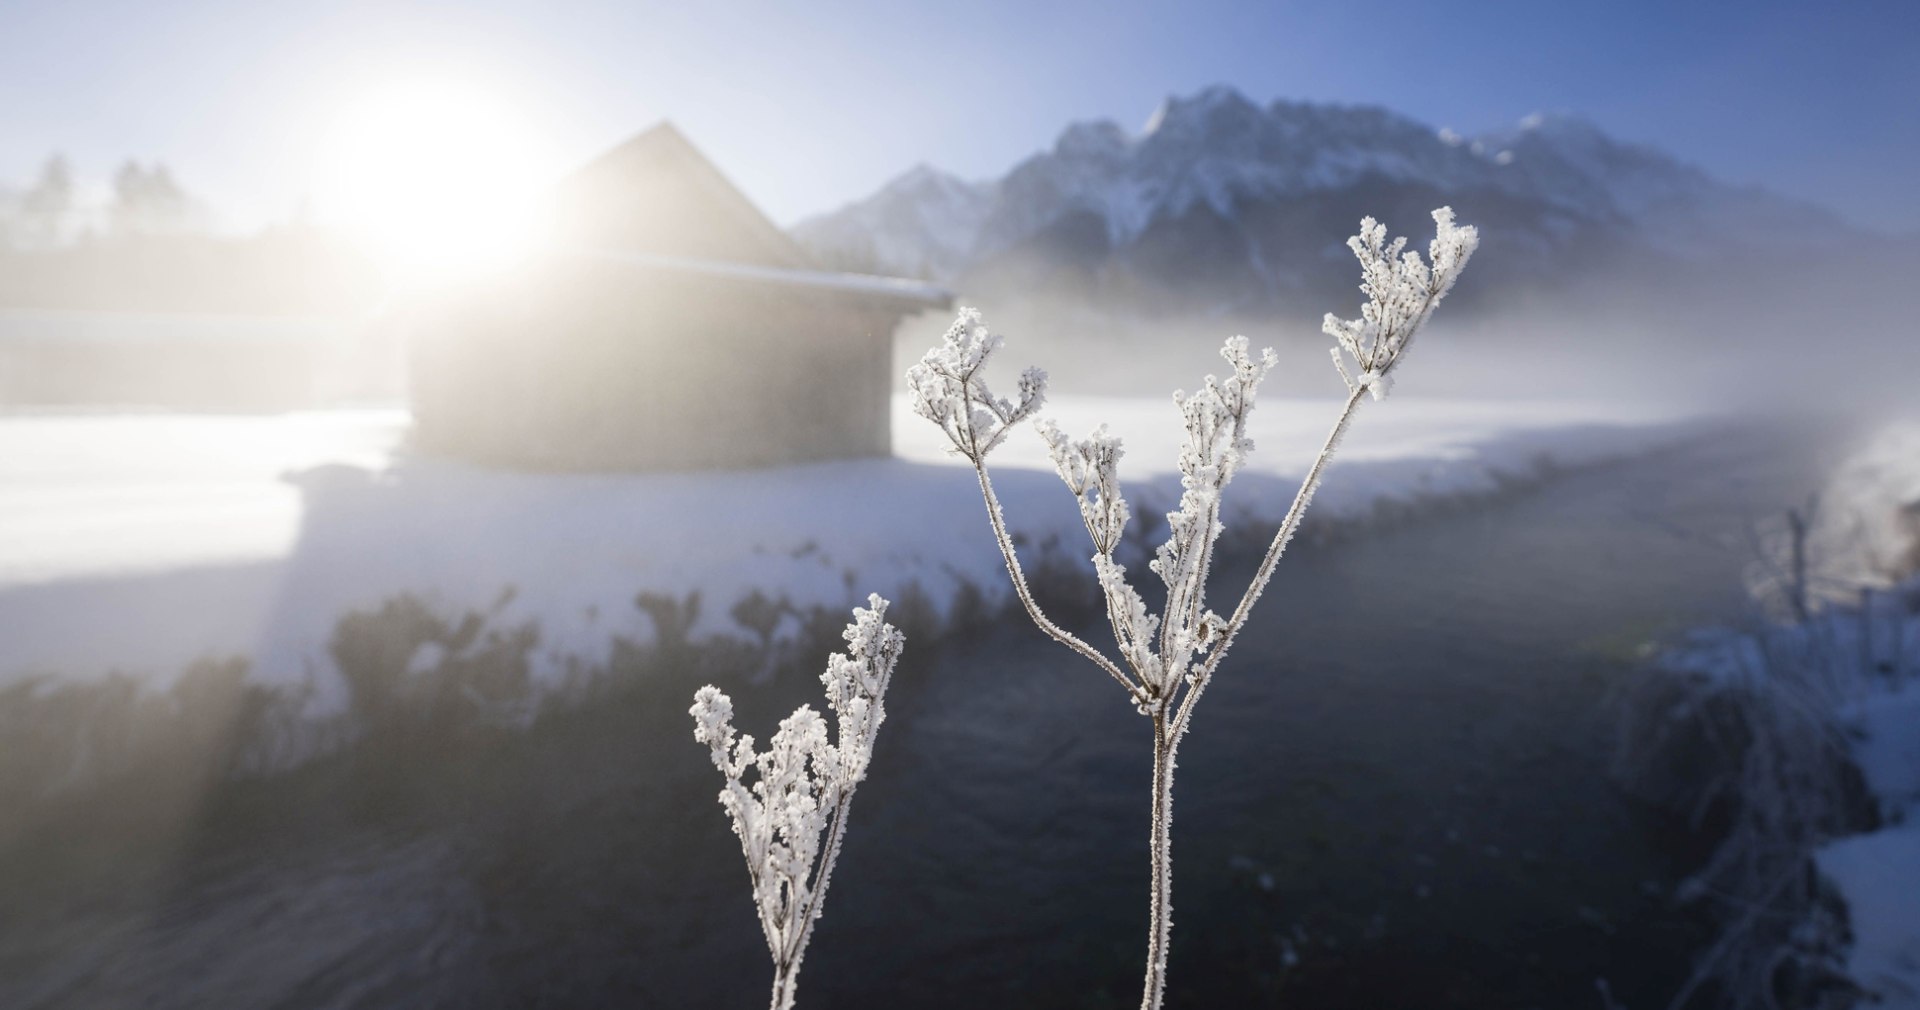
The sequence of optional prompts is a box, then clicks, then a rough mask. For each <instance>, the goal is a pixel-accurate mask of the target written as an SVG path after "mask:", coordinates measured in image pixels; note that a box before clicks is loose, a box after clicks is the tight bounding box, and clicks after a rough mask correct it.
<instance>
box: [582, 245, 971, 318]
mask: <svg viewBox="0 0 1920 1010" xmlns="http://www.w3.org/2000/svg"><path fill="white" fill-rule="evenodd" d="M562 255H565V256H569V257H573V258H578V259H584V260H590V261H593V262H597V263H606V264H612V265H615V266H620V267H625V268H629V269H633V270H644V271H654V272H663V273H669V274H680V275H683V276H698V277H707V278H713V279H717V280H735V281H746V282H750V283H758V284H771V285H776V286H782V287H790V288H800V289H810V290H814V291H821V292H827V293H837V294H845V295H852V296H856V297H860V298H864V299H868V300H878V301H884V302H889V303H892V304H893V305H894V306H895V307H897V308H900V309H904V310H906V311H909V312H916V311H919V310H921V309H941V308H946V307H948V306H949V305H952V304H953V292H951V291H948V290H947V289H945V288H942V287H939V286H938V285H934V284H928V283H925V282H924V281H914V280H907V279H904V278H900V277H876V276H872V275H870V274H849V273H837V272H834V271H828V270H799V269H793V268H789V267H773V266H763V265H760V264H755V263H730V262H722V261H719V260H706V259H694V258H689V257H683V256H658V255H652V254H649V253H637V252H629V251H627V250H622V249H591V248H586V249H569V250H566V251H565V252H563V254H562Z"/></svg>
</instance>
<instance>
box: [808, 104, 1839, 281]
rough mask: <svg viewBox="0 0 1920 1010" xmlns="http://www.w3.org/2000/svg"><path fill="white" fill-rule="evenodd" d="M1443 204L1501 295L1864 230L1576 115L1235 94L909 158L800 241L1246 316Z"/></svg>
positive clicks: (1798, 245)
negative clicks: (1432, 112)
mask: <svg viewBox="0 0 1920 1010" xmlns="http://www.w3.org/2000/svg"><path fill="white" fill-rule="evenodd" d="M1442 204H1450V205H1452V206H1453V207H1454V208H1455V209H1456V210H1457V211H1458V212H1459V216H1460V218H1461V220H1463V221H1466V222H1470V223H1473V224H1477V225H1480V226H1481V227H1482V232H1483V234H1484V235H1485V242H1484V244H1483V246H1482V251H1481V253H1480V255H1479V257H1478V258H1477V259H1476V262H1475V272H1474V274H1473V276H1472V279H1473V280H1474V281H1476V282H1479V283H1482V284H1485V283H1488V282H1499V283H1501V284H1504V285H1506V286H1507V287H1508V288H1509V289H1511V288H1512V287H1513V285H1514V282H1516V281H1520V282H1525V283H1526V284H1527V285H1539V284H1546V285H1550V286H1551V285H1565V284H1571V283H1576V282H1577V281H1578V280H1579V279H1580V278H1581V277H1582V276H1583V275H1584V274H1587V273H1590V272H1592V271H1594V270H1596V269H1608V270H1611V269H1613V268H1615V267H1624V268H1629V269H1638V270H1640V271H1642V272H1644V273H1649V274H1658V273H1659V272H1660V271H1661V270H1663V269H1666V266H1665V265H1666V264H1683V265H1684V264H1702V263H1707V262H1711V261H1724V260H1727V259H1729V258H1742V257H1750V256H1762V257H1764V256H1767V255H1769V254H1772V253H1777V252H1782V251H1789V250H1805V249H1807V248H1830V247H1835V246H1839V245H1843V244H1845V243H1848V242H1851V241H1855V240H1856V239H1857V238H1858V235H1857V233H1855V232H1853V231H1851V230H1850V229H1849V228H1848V227H1847V226H1846V225H1845V224H1843V223H1842V222H1841V221H1840V220H1839V219H1838V218H1836V217H1835V216H1834V215H1832V214H1830V213H1828V212H1826V211H1824V210H1821V209H1819V208H1816V207H1813V206H1811V205H1807V204H1803V203H1799V202H1796V201H1792V200H1789V199H1786V198H1783V197H1779V196H1775V195H1772V194H1769V193H1766V192H1764V191H1761V190H1757V189H1752V188H1745V187H1738V186H1733V185H1729V184H1727V183H1724V182H1720V181H1718V180H1715V179H1714V178H1712V177H1710V176H1708V175H1707V174H1706V173H1704V172H1702V171H1700V170H1699V169H1697V168H1694V167H1692V166H1690V165H1687V164H1684V163H1683V162H1681V161H1679V160H1677V159H1675V158H1673V157H1672V156H1670V155H1668V154H1665V153H1663V152H1661V151H1658V150H1656V149H1653V148H1650V147H1645V146H1641V145H1636V144H1631V143H1626V142H1623V141H1620V140H1616V139H1614V138H1613V137H1610V136H1608V135H1607V134H1606V133H1604V132H1603V131H1601V130H1600V129H1599V128H1598V127H1596V126H1594V125H1593V124H1591V123H1589V122H1587V121H1586V120H1584V119H1581V118H1578V117H1576V116H1570V115H1535V116H1529V117H1527V118H1526V119H1524V120H1522V121H1521V122H1520V123H1519V124H1518V125H1517V126H1516V127H1515V128H1513V129H1510V130H1505V131H1499V132H1493V133H1487V134H1484V135H1481V136H1477V137H1463V136H1459V135H1457V134H1454V133H1453V132H1451V131H1448V130H1436V129H1434V128H1432V127H1430V126H1427V125H1426V124H1423V123H1420V122H1418V121H1416V120H1413V119H1411V118H1408V117H1406V116H1403V115H1400V114H1398V113H1395V112H1392V111H1390V110H1387V109H1384V108H1379V107H1376V106H1346V105H1327V104H1315V103H1305V102H1288V101H1276V102H1273V103H1271V104H1268V105H1264V106H1263V105H1259V104H1257V103H1255V102H1253V101H1251V100H1249V99H1248V98H1247V97H1246V96H1244V95H1242V94H1241V93H1240V92H1238V91H1236V90H1234V89H1232V88H1228V87H1213V88H1208V89H1206V90H1204V91H1201V92H1199V93H1198V94H1195V95H1192V96H1189V97H1184V98H1181V97H1175V98H1169V99H1167V100H1166V101H1165V102H1164V103H1162V104H1161V106H1160V107H1159V109H1158V110H1156V111H1155V112H1154V113H1153V115H1152V117H1151V118H1150V119H1149V120H1148V122H1147V124H1146V126H1145V127H1144V128H1142V129H1141V130H1140V131H1138V132H1129V131H1127V130H1126V129H1124V128H1122V127H1121V126H1119V125H1117V124H1115V123H1113V122H1111V121H1104V120H1103V121H1094V122H1081V123H1075V124H1073V125H1071V126H1069V127H1067V129H1066V130H1065V131H1064V132H1062V133H1061V134H1060V137H1059V139H1058V140H1057V141H1056V142H1055V143H1054V145H1053V147H1052V148H1051V149H1049V150H1045V151H1042V152H1040V153H1038V154H1035V155H1033V156H1032V157H1030V158H1028V159H1026V160H1025V161H1023V162H1021V163H1020V164H1018V165H1016V166H1014V167H1013V168H1012V169H1011V170H1010V171H1009V172H1008V173H1007V174H1006V175H1004V176H1003V177H1001V178H999V179H992V180H986V181H980V182H969V181H966V180H962V179H959V178H956V177H954V176H952V175H949V174H947V173H944V172H941V171H939V170H938V169H935V168H932V167H929V166H925V165H921V166H919V167H916V168H914V169H913V170H912V171H909V172H908V173H906V174H905V175H903V176H901V177H899V178H898V179H896V180H894V181H893V182H891V183H889V184H888V185H887V186H885V187H884V188H882V189H881V190H880V191H879V192H878V193H876V194H874V195H873V196H871V197H869V198H867V199H865V200H862V201H859V202H857V203H854V204H851V205H849V206H847V207H844V208H842V209H840V210H838V211H834V212H832V213H830V214H826V215H823V216H820V217H816V218H813V219H810V220H807V221H804V222H802V223H801V224H799V225H798V226H797V227H796V228H795V229H794V234H795V235H796V237H797V238H799V239H800V241H801V242H802V243H804V244H805V245H807V246H808V247H809V248H810V249H812V250H813V251H814V252H815V253H816V255H818V256H819V257H820V258H821V259H822V260H823V261H825V262H828V263H831V264H834V265H838V266H841V267H846V268H858V269H867V270H877V271H881V272H886V273H895V274H904V275H911V276H923V277H929V278H932V279H936V280H940V281H943V282H947V283H951V284H955V285H958V286H960V287H961V288H962V289H963V290H966V291H967V292H969V294H975V293H989V292H990V293H1005V294H1007V295H1009V296H1012V295H1015V294H1022V293H1026V294H1030V293H1032V292H1035V291H1038V290H1042V289H1044V290H1046V291H1048V292H1051V293H1053V294H1059V295H1065V296H1068V297H1082V296H1084V297H1087V298H1093V299H1098V300H1099V301H1100V302H1101V303H1102V304H1104V305H1108V306H1112V307H1117V308H1123V309H1133V308H1145V309H1148V310H1150V311H1161V312H1172V311H1178V312H1191V311H1194V310H1196V309H1198V310H1205V311H1209V312H1215V313H1219V312H1247V311H1256V312H1257V311H1261V310H1263V309H1265V308H1268V307H1272V306H1274V305H1277V304H1281V303H1286V302H1289V301H1292V300H1295V299H1296V298H1297V297H1298V296H1299V295H1301V294H1304V293H1312V294H1314V295H1316V296H1318V295H1322V294H1324V293H1327V292H1332V291H1340V292H1346V291H1350V289H1351V287H1352V284H1353V281H1352V279H1351V275H1352V265H1351V260H1350V258H1349V254H1348V253H1347V251H1346V249H1345V248H1344V246H1343V243H1344V241H1345V238H1346V236H1348V235H1350V234H1352V233H1353V231H1354V226H1355V224H1356V223H1357V222H1358V221H1359V219H1360V217H1362V216H1363V215H1367V214H1371V215H1373V216H1376V217H1378V218H1380V219H1381V220H1383V221H1385V222H1386V223H1387V224H1388V226H1389V228H1390V229H1392V230H1393V231H1394V232H1395V233H1401V232H1404V233H1407V234H1410V235H1412V236H1413V237H1414V239H1415V241H1416V242H1418V241H1419V236H1420V235H1421V234H1422V233H1424V232H1426V231H1427V230H1428V229H1429V228H1430V225H1429V223H1428V221H1427V218H1426V214H1427V211H1429V210H1431V209H1432V208H1434V207H1438V206H1440V205H1442ZM1465 291H1466V288H1465V286H1463V292H1465ZM1467 297H1469V298H1471V297H1472V296H1471V295H1467Z"/></svg>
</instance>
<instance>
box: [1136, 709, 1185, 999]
mask: <svg viewBox="0 0 1920 1010" xmlns="http://www.w3.org/2000/svg"><path fill="white" fill-rule="evenodd" d="M1179 748H1180V739H1179V737H1178V736H1176V735H1175V734H1174V733H1173V730H1172V727H1171V726H1170V725H1169V723H1168V721H1167V719H1166V717H1165V716H1164V715H1157V716H1155V717H1154V720H1153V823H1152V825H1151V826H1150V827H1149V829H1148V831H1149V834H1148V836H1147V855H1148V858H1149V859H1150V860H1151V861H1152V864H1153V865H1152V868H1151V873H1152V888H1153V892H1152V895H1151V902H1152V907H1151V908H1150V910H1149V911H1150V914H1151V916H1152V919H1153V921H1152V923H1151V925H1150V926H1149V927H1148V930H1147V979H1146V985H1145V991H1144V992H1143V993H1142V994H1141V996H1140V1007H1141V1010H1159V1008H1160V1000H1161V997H1162V996H1163V995H1164V994H1165V993H1166V989H1167V953H1168V948H1169V946H1170V944H1171V943H1172V939H1173V767H1174V754H1175V752H1176V751H1178V750H1179Z"/></svg>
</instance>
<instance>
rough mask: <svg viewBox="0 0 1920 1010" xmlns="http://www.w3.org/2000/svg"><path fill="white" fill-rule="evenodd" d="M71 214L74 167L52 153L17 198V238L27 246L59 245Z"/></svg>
mask: <svg viewBox="0 0 1920 1010" xmlns="http://www.w3.org/2000/svg"><path fill="white" fill-rule="evenodd" d="M72 214H73V165H72V164H71V163H70V162H68V161H67V159H66V156H65V155H61V154H55V155H52V156H51V157H49V158H47V160H46V162H45V163H44V164H42V165H41V166H40V177H39V179H37V180H35V182H34V184H33V186H32V187H31V188H29V189H28V190H27V191H26V193H24V194H22V195H21V198H20V235H21V238H22V239H23V240H24V242H25V244H27V245H30V246H52V245H58V244H60V242H61V241H62V240H63V239H65V237H66V232H67V223H68V220H69V218H70V217H71V216H72Z"/></svg>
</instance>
